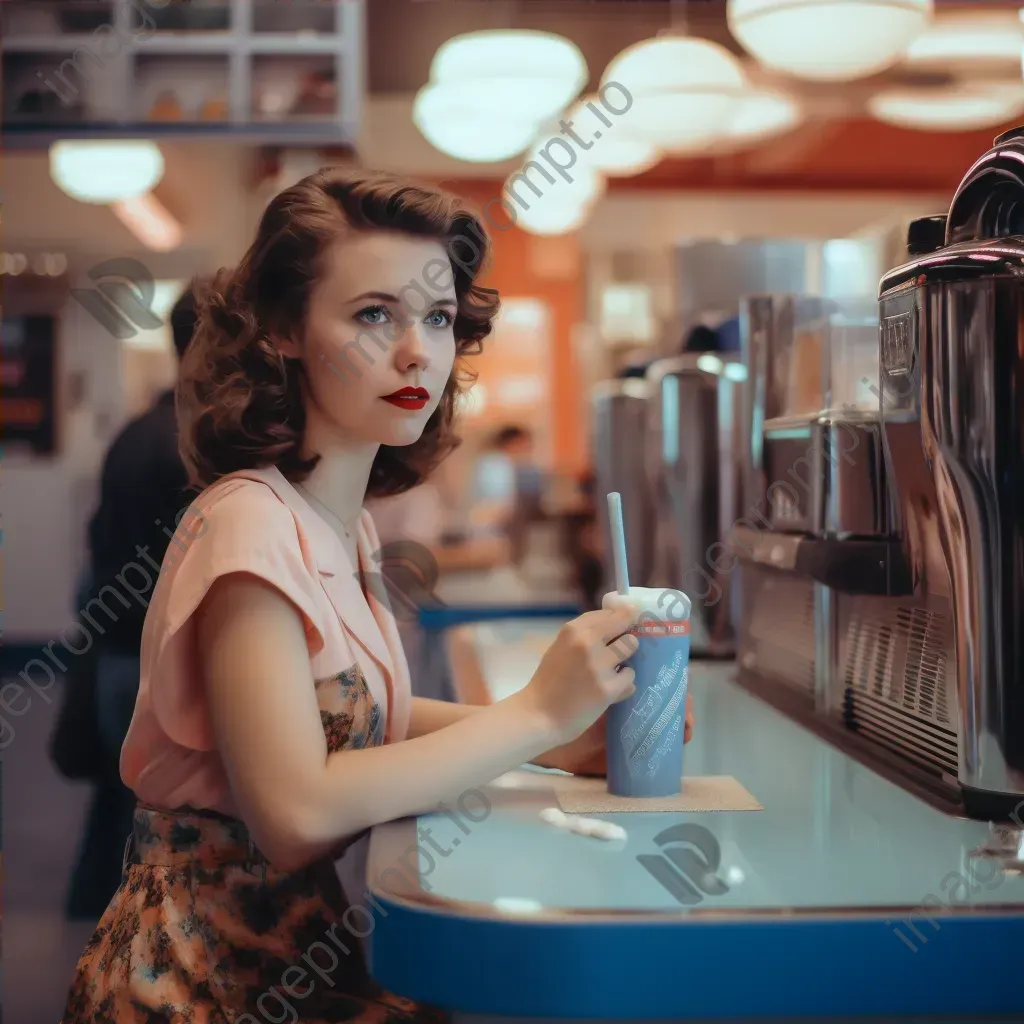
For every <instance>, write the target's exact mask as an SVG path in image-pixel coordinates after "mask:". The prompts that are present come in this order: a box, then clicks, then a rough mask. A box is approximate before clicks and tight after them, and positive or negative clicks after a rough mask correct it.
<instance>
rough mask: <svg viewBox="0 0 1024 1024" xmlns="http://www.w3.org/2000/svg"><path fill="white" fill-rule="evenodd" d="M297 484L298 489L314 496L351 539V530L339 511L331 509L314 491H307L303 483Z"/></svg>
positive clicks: (309, 495) (308, 495)
mask: <svg viewBox="0 0 1024 1024" xmlns="http://www.w3.org/2000/svg"><path fill="white" fill-rule="evenodd" d="M295 486H296V487H298V489H299V490H300V491H302V493H303V494H305V495H306V497H308V498H312V499H313V501H315V502H316V503H317V504H318V505H319V506H320V507H321V508H322V509H323V510H324V511H325V512H326V513H327V514H328V515H329V516H330V517H331V518H332V519H333V520H334V521H335V522H336V523H337V524H338V525H339V526H340V527H341V529H342V531H343V532H344V534H345V536H346V537H348V538H350V539H351V537H352V532H351V530H349V528H348V527H347V526H346V525H345V524H344V522H343V521H342V519H341V516H339V515H338V513H337V512H335V511H333V510H332V509H329V508H328V507H327V506H326V505H325V504H324V503H323V502H322V501H321V500H320V499H319V498H318V497H317V496H316V495H315V494H313V493H312V491H307V490H306V488H305V487H303V486H302V484H296V485H295Z"/></svg>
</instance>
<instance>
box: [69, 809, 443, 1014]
mask: <svg viewBox="0 0 1024 1024" xmlns="http://www.w3.org/2000/svg"><path fill="white" fill-rule="evenodd" d="M129 842H130V849H129V850H128V851H127V852H126V858H125V876H124V880H123V881H122V883H121V887H120V888H119V889H118V891H117V893H116V894H115V896H114V898H113V899H112V900H111V903H110V906H109V907H107V910H106V912H105V913H104V915H103V917H102V918H101V920H100V923H99V925H98V926H97V929H96V932H95V934H94V935H93V937H92V939H91V940H90V941H89V944H88V945H87V946H86V948H85V952H84V953H83V954H82V958H81V960H80V961H79V963H78V968H77V970H76V972H75V978H74V982H73V983H72V986H71V992H70V994H69V996H68V1002H67V1008H66V1010H65V1012H64V1018H63V1024H158V1022H159V1024H162V1022H167V1024H271V1022H282V1021H294V1022H296V1024H328V1022H335V1021H367V1022H375V1024H391V1022H396V1024H397V1022H417V1024H420V1022H423V1024H427V1022H430V1024H434V1022H442V1021H446V1020H447V1019H448V1018H447V1016H446V1015H445V1014H444V1013H443V1012H441V1011H437V1010H433V1009H430V1008H427V1007H423V1006H420V1005H418V1004H416V1003H413V1002H411V1001H409V1000H407V999H402V998H400V997H398V996H394V995H391V994H390V993H388V992H385V991H384V990H383V989H381V988H380V986H379V985H377V984H376V983H375V982H374V981H373V980H372V979H371V978H370V976H369V972H368V970H367V968H366V961H365V959H364V956H363V951H362V947H361V945H360V942H359V939H358V938H357V937H356V936H358V935H360V934H362V935H365V934H367V932H368V928H367V923H366V921H365V917H366V915H367V914H368V911H366V912H364V913H363V915H362V916H361V917H358V918H356V917H354V919H353V920H352V921H351V922H348V927H347V926H346V918H347V917H348V916H350V913H351V912H350V911H349V906H348V904H347V903H346V900H345V897H344V894H343V892H342V889H341V885H340V883H339V882H338V879H337V875H336V874H335V871H334V865H333V863H332V862H331V861H330V860H329V859H328V860H324V861H321V862H318V863H317V864H314V865H312V866H310V867H308V868H305V869H303V870H301V871H297V872H282V871H278V870H276V869H274V868H273V867H271V866H270V865H268V864H267V863H266V861H264V860H263V859H262V858H261V857H260V856H259V854H258V853H257V852H256V851H255V849H254V847H253V846H252V843H251V842H250V840H249V836H248V832H247V831H246V829H245V827H244V826H243V825H242V823H241V822H239V821H237V820H235V819H233V818H228V817H225V816H223V815H218V814H214V813H212V812H208V811H202V812H200V811H182V812H178V811H175V812H167V811H160V810H156V809H153V808H149V807H144V806H140V807H138V808H137V809H136V812H135V831H134V836H133V837H132V839H131V840H130V841H129ZM360 909H361V908H360Z"/></svg>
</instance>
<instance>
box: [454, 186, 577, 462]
mask: <svg viewBox="0 0 1024 1024" xmlns="http://www.w3.org/2000/svg"><path fill="white" fill-rule="evenodd" d="M440 184H441V185H442V187H444V188H446V189H448V190H449V191H451V192H454V193H455V194H457V195H460V196H462V197H463V198H464V199H465V200H466V202H467V203H469V204H471V205H472V206H474V207H476V208H477V209H478V210H482V209H483V207H484V204H485V203H487V202H488V201H489V200H491V199H493V198H494V197H496V196H499V195H501V190H502V182H500V181H479V182H472V181H461V180H460V181H446V182H441V183H440ZM489 216H490V220H485V221H484V222H485V224H487V225H488V228H489V230H490V234H491V239H492V241H493V246H494V253H493V257H492V259H491V263H490V267H489V269H488V271H487V273H486V274H485V276H484V278H483V279H482V281H481V283H482V284H484V285H486V286H487V287H490V288H497V289H498V292H499V293H500V294H501V296H502V297H503V298H536V299H538V300H539V301H541V302H543V303H544V304H545V305H546V306H547V308H548V310H549V315H550V317H551V366H550V372H551V381H550V394H551V402H552V406H553V408H552V410H551V430H552V458H553V466H552V468H553V469H554V470H555V471H556V472H564V473H570V474H577V473H579V472H581V471H582V470H583V469H585V467H586V460H587V439H586V437H585V436H584V430H583V422H584V421H583V418H582V416H583V411H584V409H583V405H584V403H585V401H586V396H585V395H584V394H583V393H582V390H581V388H580V385H579V379H580V378H579V373H578V372H577V367H576V364H575V355H574V352H573V332H574V328H575V327H576V325H577V324H579V323H581V322H582V321H583V319H584V315H585V291H584V281H583V270H582V260H581V258H580V245H579V239H578V238H577V236H576V235H560V236H554V237H542V236H539V235H531V234H528V233H527V232H525V231H521V230H520V229H519V228H517V227H515V226H513V225H509V224H508V221H507V219H506V218H505V215H504V214H503V213H502V212H501V209H500V207H498V206H497V204H495V205H493V206H491V208H490V211H489ZM502 226H505V229H504V230H500V228H501V227H502ZM484 348H485V354H484V356H482V357H481V358H482V359H487V360H488V364H489V365H488V367H487V375H488V376H489V377H492V378H493V376H494V375H495V374H496V373H500V372H501V371H500V367H501V363H502V361H503V355H502V353H501V351H500V350H499V349H497V348H495V347H492V348H491V349H490V350H489V351H487V342H486V341H485V342H484ZM510 362H511V357H510Z"/></svg>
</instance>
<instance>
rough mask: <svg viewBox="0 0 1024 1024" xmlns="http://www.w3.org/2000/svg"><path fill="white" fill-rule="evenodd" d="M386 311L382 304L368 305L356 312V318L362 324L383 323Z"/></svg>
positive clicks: (386, 314)
mask: <svg viewBox="0 0 1024 1024" xmlns="http://www.w3.org/2000/svg"><path fill="white" fill-rule="evenodd" d="M387 316H388V311H387V310H386V309H385V308H384V307H383V306H368V307H367V308H366V309H361V310H360V311H359V312H358V313H356V319H357V320H361V321H362V322H363V323H364V324H370V325H376V324H382V323H385V322H386V320H387Z"/></svg>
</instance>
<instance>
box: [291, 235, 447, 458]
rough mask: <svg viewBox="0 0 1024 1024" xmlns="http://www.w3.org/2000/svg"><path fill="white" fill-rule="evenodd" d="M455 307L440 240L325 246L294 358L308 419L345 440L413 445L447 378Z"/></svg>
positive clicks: (358, 240) (350, 241) (355, 239)
mask: <svg viewBox="0 0 1024 1024" xmlns="http://www.w3.org/2000/svg"><path fill="white" fill-rule="evenodd" d="M457 308H458V307H457V303H456V298H455V285H454V281H453V276H452V270H451V263H450V261H449V259H448V254H447V252H446V251H445V247H444V245H443V244H442V243H441V242H438V241H435V240H433V239H424V238H415V237H413V236H410V235H402V234H397V233H393V232H386V231H367V232H356V233H353V234H351V235H349V236H347V237H346V238H344V239H342V240H341V241H339V242H338V243H336V244H335V245H333V246H332V247H331V248H330V250H328V252H327V253H325V256H324V272H323V275H322V276H321V278H320V280H319V281H318V282H317V284H316V285H315V287H314V289H313V292H312V294H311V296H310V302H309V309H308V312H307V317H306V329H305V334H304V337H303V338H302V342H301V351H300V352H298V353H296V354H298V355H299V356H300V358H301V359H302V361H303V363H304V365H305V368H306V376H307V379H308V381H309V394H308V396H307V401H309V402H311V403H312V404H313V405H314V406H315V409H313V410H310V412H311V413H312V414H314V415H316V416H317V418H318V419H323V420H326V421H328V422H329V423H330V424H331V425H332V426H333V427H334V428H336V429H337V430H338V432H339V434H340V435H342V436H344V437H345V438H351V439H353V440H358V441H365V442H369V443H377V444H384V445H391V446H401V445H408V444H412V443H413V442H414V441H416V440H418V439H419V437H420V435H421V434H422V433H423V429H424V427H425V426H426V424H427V420H428V419H430V416H431V414H432V413H433V412H434V410H435V409H436V408H437V406H438V403H439V402H440V401H441V395H442V393H443V391H444V389H445V386H446V385H447V383H448V379H449V377H450V376H451V372H452V366H453V364H454V362H455V335H454V331H453V325H454V322H455V315H456V312H457Z"/></svg>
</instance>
